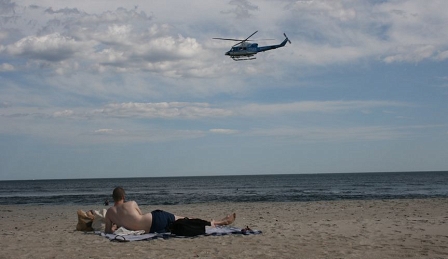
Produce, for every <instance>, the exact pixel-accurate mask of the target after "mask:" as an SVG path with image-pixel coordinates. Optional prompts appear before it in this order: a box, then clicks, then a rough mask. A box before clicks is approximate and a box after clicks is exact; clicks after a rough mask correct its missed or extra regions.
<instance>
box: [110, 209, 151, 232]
mask: <svg viewBox="0 0 448 259" xmlns="http://www.w3.org/2000/svg"><path fill="white" fill-rule="evenodd" d="M113 224H115V225H116V227H114V226H113ZM151 225H152V214H151V213H147V214H143V213H142V212H141V210H140V208H139V207H138V205H137V203H136V202H135V201H128V202H123V203H121V204H116V205H115V206H113V207H110V208H109V209H108V210H107V213H106V233H113V232H114V231H115V230H116V229H115V228H119V227H124V228H126V229H129V230H144V231H145V233H149V231H150V229H151Z"/></svg>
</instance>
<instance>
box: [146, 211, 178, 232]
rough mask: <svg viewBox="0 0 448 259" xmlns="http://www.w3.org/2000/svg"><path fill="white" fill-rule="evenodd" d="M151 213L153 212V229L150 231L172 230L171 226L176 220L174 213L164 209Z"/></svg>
mask: <svg viewBox="0 0 448 259" xmlns="http://www.w3.org/2000/svg"><path fill="white" fill-rule="evenodd" d="M151 214H152V225H151V230H150V231H149V232H150V233H155V232H157V233H163V232H169V231H170V229H169V226H170V225H171V223H173V222H174V221H175V220H176V218H175V217H174V214H171V213H169V212H166V211H163V210H154V211H151Z"/></svg>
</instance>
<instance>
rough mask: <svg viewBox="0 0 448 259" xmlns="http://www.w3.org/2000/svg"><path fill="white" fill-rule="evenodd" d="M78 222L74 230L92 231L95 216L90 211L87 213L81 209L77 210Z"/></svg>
mask: <svg viewBox="0 0 448 259" xmlns="http://www.w3.org/2000/svg"><path fill="white" fill-rule="evenodd" d="M77 214H78V224H77V225H76V230H78V231H93V228H92V222H93V219H94V218H95V217H94V216H93V214H92V212H90V211H88V212H87V213H86V212H84V211H83V210H78V212H77Z"/></svg>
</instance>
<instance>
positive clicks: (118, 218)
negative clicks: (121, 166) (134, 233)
mask: <svg viewBox="0 0 448 259" xmlns="http://www.w3.org/2000/svg"><path fill="white" fill-rule="evenodd" d="M112 197H113V198H114V206H113V207H110V208H109V209H108V210H107V213H106V229H105V232H106V233H113V232H115V230H116V229H117V228H120V227H124V228H126V229H129V230H144V231H145V233H151V231H152V232H159V231H167V230H169V226H170V224H171V223H173V222H174V221H176V220H178V219H181V218H184V217H180V216H176V215H174V214H172V213H169V212H166V211H162V210H154V211H152V212H151V213H147V214H143V213H142V211H141V210H140V208H139V207H138V205H137V203H136V202H135V201H128V202H125V192H124V189H123V188H121V187H117V188H115V189H114V191H113V193H112ZM235 218H236V214H235V213H233V214H231V215H228V216H226V217H224V218H223V219H221V220H212V221H210V225H211V226H213V227H214V226H224V225H229V224H232V223H233V221H235Z"/></svg>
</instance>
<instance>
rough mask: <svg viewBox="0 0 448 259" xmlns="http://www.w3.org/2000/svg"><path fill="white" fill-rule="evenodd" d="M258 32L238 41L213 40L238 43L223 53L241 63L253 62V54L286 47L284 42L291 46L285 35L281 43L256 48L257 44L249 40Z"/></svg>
mask: <svg viewBox="0 0 448 259" xmlns="http://www.w3.org/2000/svg"><path fill="white" fill-rule="evenodd" d="M257 32H258V31H255V32H254V33H252V34H251V35H250V36H249V37H247V38H246V39H244V40H238V39H226V38H213V39H214V40H230V41H238V43H237V44H235V45H233V46H232V48H231V49H230V50H229V51H227V52H226V53H225V55H226V56H230V57H231V58H232V59H233V60H235V61H243V60H253V59H256V57H254V56H255V54H257V53H258V52H263V51H268V50H271V49H276V48H281V47H284V46H285V45H286V42H289V44H291V41H290V40H289V39H288V36H286V34H285V33H283V35H284V36H285V39H284V40H283V41H282V43H280V44H278V45H269V46H261V47H259V46H258V43H250V42H249V41H250V40H249V38H250V37H252V36H254V34H255V33H257Z"/></svg>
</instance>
